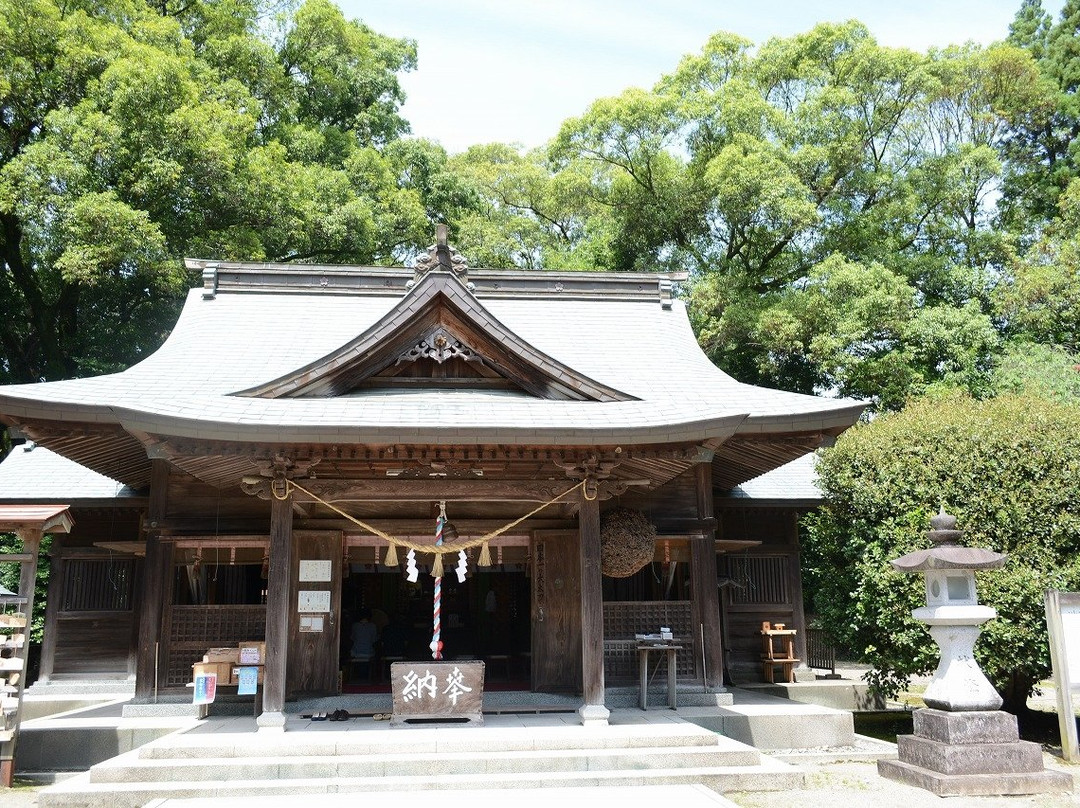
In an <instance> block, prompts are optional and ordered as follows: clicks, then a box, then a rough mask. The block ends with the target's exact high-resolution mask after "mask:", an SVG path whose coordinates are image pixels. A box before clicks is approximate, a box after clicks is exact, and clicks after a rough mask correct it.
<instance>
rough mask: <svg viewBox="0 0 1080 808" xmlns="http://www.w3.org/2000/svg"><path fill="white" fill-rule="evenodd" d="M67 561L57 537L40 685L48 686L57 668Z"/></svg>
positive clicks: (51, 553) (51, 556) (51, 555)
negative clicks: (59, 614) (59, 619)
mask: <svg viewBox="0 0 1080 808" xmlns="http://www.w3.org/2000/svg"><path fill="white" fill-rule="evenodd" d="M66 575H67V561H66V560H65V559H64V555H63V551H62V549H61V547H60V544H59V542H58V541H57V539H56V537H55V536H54V537H53V544H52V548H51V550H50V551H49V589H48V594H47V595H46V597H45V626H44V629H43V631H42V635H41V661H40V662H39V663H38V677H37V681H38V683H39V684H48V683H49V678H50V677H51V676H52V673H53V669H54V668H55V667H56V637H57V634H58V633H59V622H58V619H57V613H58V612H59V611H60V593H61V592H63V591H64V578H65V577H66Z"/></svg>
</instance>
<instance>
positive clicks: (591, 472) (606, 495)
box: [552, 449, 629, 500]
mask: <svg viewBox="0 0 1080 808" xmlns="http://www.w3.org/2000/svg"><path fill="white" fill-rule="evenodd" d="M615 451H616V453H617V454H621V451H622V450H620V449H616V450H615ZM552 462H553V463H555V465H556V466H558V467H559V468H561V469H563V470H564V471H565V472H566V476H567V477H569V478H570V479H571V480H584V482H585V489H584V491H585V498H586V499H596V498H597V497H599V498H600V499H601V500H608V499H611V498H612V497H617V496H619V495H620V494H624V493H626V489H627V488H628V487H629V482H628V481H623V480H612V479H610V478H611V472H612V471H614V470H615V469H616V468H617V467H618V466H619V464H620V463H621V462H622V461H621V460H610V459H603V458H601V457H600V455H599V454H597V453H595V452H593V453H590V454H588V455H586V456H585V457H584V458H581V457H576V458H573V459H569V460H568V459H566V458H555V459H554V460H553V461H552Z"/></svg>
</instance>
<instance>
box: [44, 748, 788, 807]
mask: <svg viewBox="0 0 1080 808" xmlns="http://www.w3.org/2000/svg"><path fill="white" fill-rule="evenodd" d="M803 778H804V773H803V771H802V770H801V769H798V768H796V767H793V766H789V765H787V764H783V763H779V762H777V761H773V760H771V759H769V758H763V759H762V762H761V763H760V764H758V765H756V766H717V767H701V768H681V769H646V770H633V771H572V772H560V773H557V776H552V773H549V772H537V773H524V774H510V773H508V774H499V775H494V776H493V775H492V774H489V773H481V774H442V775H431V774H426V773H425V774H417V775H414V776H392V777H347V778H336V779H327V778H323V777H315V778H306V779H290V780H272V779H259V780H235V781H226V780H219V781H214V780H201V781H194V782H192V781H188V782H179V781H178V782H162V783H146V782H140V783H91V782H90V780H89V776H88V775H80V776H79V777H74V778H71V779H68V780H65V781H63V782H61V783H58V784H56V785H54V786H51V787H49V788H47V789H44V790H42V791H40V792H39V793H38V805H39V806H40V808H140V806H143V805H145V804H146V803H148V802H150V801H151V800H156V799H163V798H180V799H184V798H192V797H205V796H208V795H212V796H213V797H214V798H215V799H219V800H222V801H223V804H225V803H227V801H228V800H229V799H230V798H236V797H259V796H275V795H283V794H295V795H304V794H330V793H334V794H353V793H355V794H358V795H359V794H365V793H371V792H376V791H379V792H382V791H415V790H436V791H446V790H460V789H468V790H487V789H541V788H548V787H563V788H575V787H613V786H614V787H632V786H653V785H691V784H700V785H704V786H706V787H708V788H710V789H712V790H713V791H717V792H720V793H725V792H734V791H784V790H790V789H797V788H801V787H802V785H803Z"/></svg>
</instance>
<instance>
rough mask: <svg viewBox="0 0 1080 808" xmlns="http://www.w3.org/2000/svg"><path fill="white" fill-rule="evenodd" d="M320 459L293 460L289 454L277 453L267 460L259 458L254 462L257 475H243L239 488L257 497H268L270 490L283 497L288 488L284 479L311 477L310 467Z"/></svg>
mask: <svg viewBox="0 0 1080 808" xmlns="http://www.w3.org/2000/svg"><path fill="white" fill-rule="evenodd" d="M321 459H322V458H319V457H313V458H305V459H304V460H295V459H293V458H292V457H290V456H289V455H286V454H277V455H275V456H274V457H272V458H270V459H269V460H260V461H259V462H258V463H257V464H256V465H257V467H258V469H259V474H258V476H255V475H252V476H250V477H244V478H243V479H242V480H241V481H240V490H241V491H243V492H244V493H245V494H248V495H249V496H254V497H258V498H259V499H270V494H271V492H273V493H274V494H275V495H277V496H278V497H284V496H285V492H286V491H287V490H288V489H287V486H286V484H285V481H286V480H302V479H305V478H308V477H312V478H313V477H314V475H313V474H311V469H312V467H313V466H316V465H318V463H319V461H320V460H321Z"/></svg>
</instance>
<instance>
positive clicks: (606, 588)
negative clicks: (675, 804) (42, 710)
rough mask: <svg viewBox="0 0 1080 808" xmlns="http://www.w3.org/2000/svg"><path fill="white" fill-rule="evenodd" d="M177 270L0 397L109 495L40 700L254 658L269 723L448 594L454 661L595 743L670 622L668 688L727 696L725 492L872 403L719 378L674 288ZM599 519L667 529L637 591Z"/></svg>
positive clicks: (55, 602) (63, 554)
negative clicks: (76, 678)
mask: <svg viewBox="0 0 1080 808" xmlns="http://www.w3.org/2000/svg"><path fill="white" fill-rule="evenodd" d="M188 266H189V268H190V269H193V270H196V271H199V272H201V273H202V278H203V284H202V287H201V288H198V289H195V290H193V291H192V292H191V293H190V295H189V297H188V300H187V303H186V305H185V308H184V310H183V313H182V314H181V316H180V319H179V322H178V323H177V325H176V328H175V329H174V331H173V332H172V334H171V335H170V337H169V339H168V340H167V341H166V342H165V344H164V345H163V346H162V347H161V348H160V349H159V350H158V351H157V352H155V353H154V354H152V355H151V356H149V357H147V358H146V359H145V360H143V361H142V362H140V363H139V364H137V365H135V366H133V367H132V368H130V369H128V370H126V371H124V372H122V373H117V374H112V375H107V376H101V377H97V378H88V379H78V380H71V381H59V382H47V383H41V384H31V385H13V386H8V387H3V388H0V420H2V421H3V423H5V424H6V425H8V427H9V428H10V429H11V430H12V432H13V433H14V434H15V435H16V436H17V437H23V438H25V439H27V440H30V441H33V442H34V443H35V444H36V445H37V446H38V447H39V448H41V447H44V448H45V449H47V450H50V451H51V452H53V453H55V454H56V455H59V456H62V457H63V458H67V459H69V460H72V461H75V462H77V463H79V464H81V465H82V466H84V467H86V468H87V469H90V470H92V471H93V472H96V473H97V474H100V475H104V476H105V477H107V478H110V479H111V480H115V481H118V482H119V484H120V485H122V486H123V491H122V492H117V499H116V500H115V501H114V505H115V507H112V508H109V509H100V508H98V509H95V502H94V501H93V499H92V498H87V499H85V500H83V501H81V502H74V503H73V504H74V505H80V504H81V505H83V506H84V507H85V509H86V518H85V519H84V518H83V517H82V516H81V515H79V514H81V511H79V510H76V514H77V515H78V518H79V522H80V526H82V525H83V524H84V523H85V525H86V527H85V529H84V532H82V533H79V532H78V531H76V533H75V534H73V535H72V536H71V537H65V541H64V542H60V543H57V544H56V545H54V550H53V562H54V565H53V577H52V581H51V584H50V587H51V589H50V599H49V617H48V619H49V623H48V626H47V629H46V644H45V648H44V650H43V662H42V675H43V676H44V677H46V678H49V677H51V678H54V679H56V678H62V677H65V676H71V675H79V673H80V671H81V672H82V674H83V675H86V674H87V673H90V672H91V671H92V670H93V669H94V668H95V666H96V665H99V664H100V663H101V661H102V659H103V656H101V655H104V656H109V658H110V659H111V660H112V664H113V665H114V667H115V666H116V665H118V664H120V663H121V660H122V664H124V665H128V666H129V667H128V670H129V671H130V672H131V674H132V675H133V676H134V678H135V681H136V696H137V698H140V699H146V700H149V699H152V698H154V697H155V695H158V694H161V693H165V692H183V688H184V686H185V685H186V684H187V682H188V681H189V680H190V675H191V674H190V672H191V665H192V663H193V662H195V661H198V660H199V659H200V658H201V655H202V654H203V653H204V652H205V651H206V650H207V649H208V648H210V647H215V646H221V645H235V644H236V643H237V642H239V641H244V640H263V641H265V643H266V651H267V654H266V656H267V658H266V661H265V681H264V683H263V687H264V694H263V710H264V712H263V714H262V716H261V718H260V722H261V723H262V724H263V725H264V726H273V725H275V724H277V725H280V724H281V723H283V719H284V710H285V704H286V700H287V699H288V698H290V697H291V696H294V695H299V694H330V693H337V692H339V688H340V687H341V683H340V681H339V677H340V676H341V671H342V670H343V669H345V670H348V667H349V666H348V665H347V663H348V662H349V657H350V625H351V622H352V620H353V619H355V618H356V617H357V615H358V614H359V613H361V612H365V613H366V612H368V611H372V612H379V613H381V623H382V625H381V626H380V631H381V636H382V642H383V645H384V646H386V647H388V646H389V641H388V640H387V636H388V634H389V633H390V632H392V631H394V629H392V628H391V626H392V625H393V624H394V623H395V622H397V621H398V620H399V619H400V621H401V622H402V623H404V624H405V626H404V628H405V631H404V632H403V633H404V634H408V633H409V630H410V629H415V628H416V627H417V625H419V628H420V630H421V631H422V630H423V623H424V621H425V620H426V621H427V636H426V639H425V640H424V643H422V644H421V650H423V646H424V645H425V644H426V642H427V640H430V639H431V628H430V627H431V599H430V595H431V589H430V588H431V586H432V580H444V581H445V582H446V583H445V584H444V588H443V590H442V592H441V596H442V598H443V599H442V616H441V620H442V634H441V638H440V639H441V641H442V642H443V650H444V652H445V654H446V655H447V656H448V657H453V656H455V655H458V656H460V657H461V658H467V657H473V658H482V659H484V660H486V661H487V663H488V674H487V675H488V677H489V678H491V677H493V676H498V675H502V674H503V670H501V668H500V666H505V676H506V678H507V679H512V678H515V677H516V678H520V679H522V680H524V682H525V686H528V687H531V688H532V689H533V690H537V691H542V692H548V691H552V692H554V691H569V692H576V693H580V694H581V697H582V710H581V713H582V718H583V720H585V721H594V720H596V721H603V720H606V711H605V710H604V707H603V705H604V688H605V675H607V676H608V677H609V678H626V677H629V678H631V680H632V677H633V675H634V673H635V672H636V667H635V666H636V662H634V660H635V659H636V650H635V644H634V635H635V634H636V633H647V632H653V631H656V630H658V628H659V627H660V626H661V625H665V626H671V627H672V628H673V630H674V631H675V632H676V634H677V636H678V637H679V638H680V639H682V640H684V641H685V643H686V644H687V649H688V651H689V650H690V649H692V653H685V654H683V655H680V658H679V665H680V671H679V673H680V675H681V676H685V677H686V678H689V677H693V678H694V680H695V681H697V682H698V683H700V684H702V685H703V686H704V687H705V688H706V689H707V690H708V689H712V690H717V691H719V690H721V689H722V688H723V673H722V671H723V653H724V650H723V649H722V647H721V630H720V609H719V600H718V599H719V589H718V575H717V552H718V551H721V552H722V551H724V550H726V549H732V548H736V549H737V548H740V547H742V546H745V543H741V542H738V541H736V542H735V543H734V544H731V545H730V546H728V545H725V543H724V541H723V539H722V538H721V539H720V540H719V541H718V538H717V525H718V520H717V512H716V507H715V504H714V494H715V492H726V491H729V490H730V489H732V488H734V487H735V486H737V485H738V484H740V483H742V482H744V481H746V480H749V479H751V478H754V477H757V476H758V475H760V474H762V473H764V472H767V471H769V470H771V469H774V468H776V467H778V466H780V465H782V464H784V463H786V462H788V461H790V460H793V459H795V458H797V457H800V456H802V455H804V454H806V453H808V452H810V451H812V450H813V449H814V448H816V447H817V446H819V445H821V444H822V443H823V442H827V441H830V440H832V438H833V437H834V436H835V435H837V434H838V433H840V432H841V431H843V430H844V429H846V428H847V427H848V426H850V425H851V424H852V423H853V422H854V421H855V420H856V419H857V418H858V417H859V414H860V413H861V411H862V405H861V404H859V403H857V402H853V401H849V400H836V399H822V398H817V397H814V396H806V395H798V394H794V393H787V392H780V391H776V390H769V389H764V388H759V387H753V386H750V385H745V384H741V383H739V382H736V381H735V380H734V379H732V378H730V377H729V376H727V375H726V374H724V373H722V372H721V371H720V370H718V369H717V368H716V367H715V366H714V365H712V364H711V363H710V362H709V360H708V359H707V357H706V356H705V355H704V354H703V353H702V351H701V350H700V348H699V347H698V345H697V343H696V341H695V339H694V335H693V333H692V331H691V328H690V324H689V320H688V318H687V314H686V311H685V307H684V306H683V304H682V303H681V302H680V301H678V300H677V299H675V298H674V297H673V283H674V282H676V281H677V280H678V278H676V277H672V276H669V275H660V274H645V273H586V272H581V273H577V272H525V271H496V270H477V269H471V268H469V267H468V266H467V265H466V262H465V261H464V259H463V258H462V257H461V256H460V255H458V254H457V253H456V252H455V251H453V250H452V249H451V248H450V246H449V245H448V244H447V243H446V242H445V237H442V238H441V239H440V242H439V243H438V244H436V245H434V246H433V247H431V248H430V249H429V250H428V252H427V254H426V255H423V256H422V257H421V259H420V260H419V261H418V262H417V264H416V266H415V267H414V268H411V269H405V268H382V267H340V266H315V265H275V264H251V263H231V262H214V261H201V260H189V261H188ZM16 451H18V449H17V450H16ZM35 451H37V450H35ZM30 454H32V452H31V453H30ZM65 501H67V500H65ZM440 504H441V505H442V507H443V508H444V509H445V513H446V515H447V519H448V520H449V523H450V524H446V525H445V526H446V530H447V535H446V536H445V537H444V538H445V544H444V546H443V547H442V548H441V549H440V550H439V551H436V550H435V546H434V545H435V534H434V526H435V524H436V520H437V518H438V516H439V513H440ZM614 508H628V509H632V510H635V511H640V512H643V513H644V514H645V515H646V516H647V517H648V519H649V521H650V522H651V523H652V524H653V525H654V526H655V528H656V530H657V536H656V539H655V554H654V557H653V559H651V560H649V559H646V560H645V562H644V563H646V570H645V571H644V572H643V573H642V574H641V575H639V576H637V577H636V578H635V577H630V578H625V579H610V578H606V577H604V576H603V574H602V545H601V527H602V523H603V520H604V514H605V513H606V512H608V511H609V510H612V509H614ZM440 524H443V523H442V522H440ZM451 524H452V525H453V528H454V530H453V531H451V530H450V527H451ZM451 533H454V534H456V536H455V535H451ZM609 549H610V548H609ZM410 550H411V551H413V552H412V556H413V558H412V559H411V564H412V565H414V566H416V567H417V568H418V572H419V575H418V577H417V580H416V581H415V582H412V581H409V580H408V579H407V578H405V577H404V573H403V571H402V569H401V568H402V567H405V566H406V565H407V564H409V563H410V560H409V559H408V558H407V555H408V554H409V551H410ZM616 550H617V548H616ZM462 552H463V553H464V554H465V567H466V568H467V581H471V583H468V582H467V583H465V584H458V583H457V582H456V578H455V576H454V574H453V570H454V568H455V567H457V566H458V565H459V563H460V559H461V553H462ZM489 559H490V563H491V566H484V565H483V562H487V561H488V560H489ZM650 561H651V563H650ZM398 565H400V567H399V566H398ZM441 568H444V569H445V571H444V572H443V575H444V576H445V578H443V577H442V576H440V577H439V578H434V579H433V577H432V575H431V573H438V572H440V571H441ZM436 587H437V585H436ZM436 591H437V592H438V589H437V588H436ZM424 604H426V605H424ZM425 608H426V610H427V614H426V617H425V616H424V609H425ZM121 612H122V613H123V614H125V615H127V620H126V622H125V621H123V620H120V621H117V620H109V619H107V618H108V615H109V614H111V613H121ZM413 633H414V634H415V631H414V632H413ZM80 643H92V644H93V645H94V646H95V648H97V649H99V650H98V652H97V653H98V654H99V658H98V659H97V661H96V662H93V661H89V662H88V661H87V660H85V659H82V658H80V656H79V654H78V653H77V652H74V653H73V652H71V651H70V650H65V649H71V648H77V647H78V646H79V644H80ZM414 648H415V647H414ZM410 653H411V652H410V651H409V650H404V651H403V653H401V654H393V655H392V654H390V653H388V651H387V650H386V648H384V651H383V658H385V659H386V660H390V659H391V658H392V657H398V658H402V657H404V656H408V655H409V654H410ZM129 659H130V662H128V660H129ZM684 666H685V667H684ZM383 674H384V670H383V665H382V659H380V660H379V661H377V662H376V663H375V664H374V666H372V667H369V669H367V670H361V671H360V675H362V676H363V677H364V678H365V681H369V682H370V681H379V679H380V678H382V676H383Z"/></svg>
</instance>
